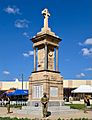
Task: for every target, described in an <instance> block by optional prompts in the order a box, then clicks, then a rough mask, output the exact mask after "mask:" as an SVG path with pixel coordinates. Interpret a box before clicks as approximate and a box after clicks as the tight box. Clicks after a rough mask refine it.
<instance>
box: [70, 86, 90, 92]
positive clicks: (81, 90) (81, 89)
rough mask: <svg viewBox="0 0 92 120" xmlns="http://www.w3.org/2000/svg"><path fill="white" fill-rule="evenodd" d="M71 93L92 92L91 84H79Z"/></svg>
mask: <svg viewBox="0 0 92 120" xmlns="http://www.w3.org/2000/svg"><path fill="white" fill-rule="evenodd" d="M71 93H92V86H90V85H80V86H79V87H78V88H76V89H75V90H72V91H71Z"/></svg>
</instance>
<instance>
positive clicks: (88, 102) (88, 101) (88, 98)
mask: <svg viewBox="0 0 92 120" xmlns="http://www.w3.org/2000/svg"><path fill="white" fill-rule="evenodd" d="M87 108H90V96H87Z"/></svg>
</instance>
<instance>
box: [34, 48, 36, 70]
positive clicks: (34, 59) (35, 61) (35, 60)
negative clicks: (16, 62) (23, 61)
mask: <svg viewBox="0 0 92 120" xmlns="http://www.w3.org/2000/svg"><path fill="white" fill-rule="evenodd" d="M34 71H36V47H34Z"/></svg>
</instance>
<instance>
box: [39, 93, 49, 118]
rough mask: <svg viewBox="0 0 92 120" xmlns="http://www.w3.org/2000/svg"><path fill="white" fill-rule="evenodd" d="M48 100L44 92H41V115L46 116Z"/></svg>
mask: <svg viewBox="0 0 92 120" xmlns="http://www.w3.org/2000/svg"><path fill="white" fill-rule="evenodd" d="M48 102H49V98H48V97H47V95H46V93H43V97H42V98H41V103H42V111H43V117H46V116H47V109H48Z"/></svg>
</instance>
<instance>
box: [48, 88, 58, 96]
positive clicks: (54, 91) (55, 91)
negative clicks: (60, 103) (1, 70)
mask: <svg viewBox="0 0 92 120" xmlns="http://www.w3.org/2000/svg"><path fill="white" fill-rule="evenodd" d="M50 96H51V97H58V88H57V87H50Z"/></svg>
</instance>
